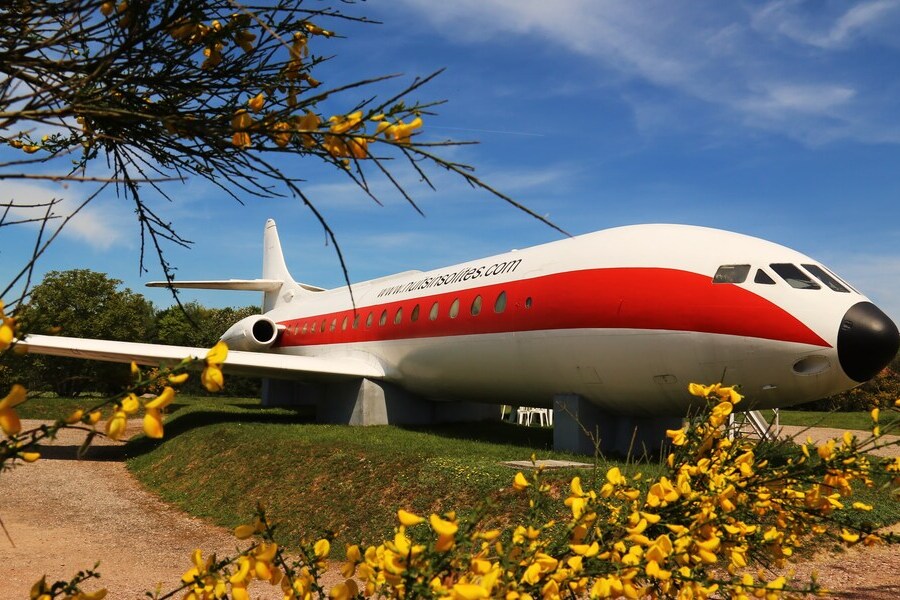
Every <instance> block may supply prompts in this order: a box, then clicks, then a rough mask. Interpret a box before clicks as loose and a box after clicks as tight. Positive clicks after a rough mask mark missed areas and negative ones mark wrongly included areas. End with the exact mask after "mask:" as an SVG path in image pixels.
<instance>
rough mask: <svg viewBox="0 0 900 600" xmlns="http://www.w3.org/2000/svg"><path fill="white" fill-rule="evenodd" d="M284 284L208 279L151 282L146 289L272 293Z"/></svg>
mask: <svg viewBox="0 0 900 600" xmlns="http://www.w3.org/2000/svg"><path fill="white" fill-rule="evenodd" d="M283 283H284V282H283V281H281V280H279V279H210V280H199V279H198V280H193V281H190V280H185V281H171V282H166V281H151V282H149V283H148V284H147V287H155V288H167V287H173V288H192V289H197V290H245V291H249V292H274V291H277V290H278V288H280V287H281V286H282V284H283Z"/></svg>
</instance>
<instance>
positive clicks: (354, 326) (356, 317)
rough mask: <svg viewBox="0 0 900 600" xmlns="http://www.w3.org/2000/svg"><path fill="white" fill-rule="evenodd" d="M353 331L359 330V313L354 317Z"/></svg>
mask: <svg viewBox="0 0 900 600" xmlns="http://www.w3.org/2000/svg"><path fill="white" fill-rule="evenodd" d="M353 329H359V313H356V314H355V315H353Z"/></svg>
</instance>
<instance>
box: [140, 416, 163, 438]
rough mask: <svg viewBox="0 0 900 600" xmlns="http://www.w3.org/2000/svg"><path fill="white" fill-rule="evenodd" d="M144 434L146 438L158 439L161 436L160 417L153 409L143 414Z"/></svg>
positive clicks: (161, 425)
mask: <svg viewBox="0 0 900 600" xmlns="http://www.w3.org/2000/svg"><path fill="white" fill-rule="evenodd" d="M144 433H145V434H146V435H147V437H150V438H153V439H157V440H158V439H160V438H162V436H163V424H162V415H161V414H160V412H159V410H157V409H155V408H148V409H147V412H146V413H144Z"/></svg>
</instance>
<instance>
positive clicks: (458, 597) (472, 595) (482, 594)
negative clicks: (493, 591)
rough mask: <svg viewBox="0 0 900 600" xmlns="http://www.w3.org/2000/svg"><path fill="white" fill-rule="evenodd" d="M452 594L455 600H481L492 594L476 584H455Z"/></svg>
mask: <svg viewBox="0 0 900 600" xmlns="http://www.w3.org/2000/svg"><path fill="white" fill-rule="evenodd" d="M451 594H452V596H451V598H453V600H479V599H480V598H489V597H490V593H489V592H488V591H487V590H486V589H484V588H483V587H481V586H480V585H476V584H474V583H457V584H454V586H453V589H452V590H451Z"/></svg>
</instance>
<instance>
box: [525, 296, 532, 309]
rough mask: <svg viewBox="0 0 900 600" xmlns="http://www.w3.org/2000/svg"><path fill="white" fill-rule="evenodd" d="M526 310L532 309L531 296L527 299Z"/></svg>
mask: <svg viewBox="0 0 900 600" xmlns="http://www.w3.org/2000/svg"><path fill="white" fill-rule="evenodd" d="M525 308H531V296H528V297H527V298H525Z"/></svg>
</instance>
